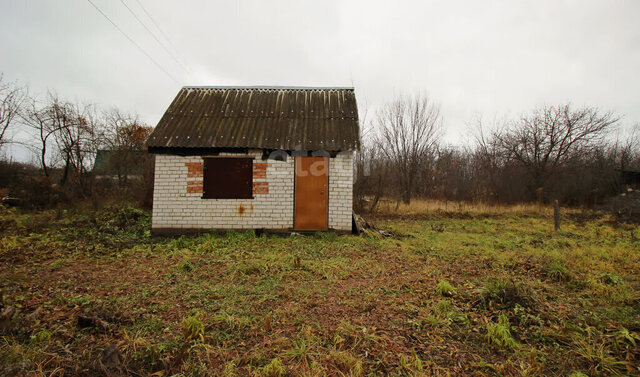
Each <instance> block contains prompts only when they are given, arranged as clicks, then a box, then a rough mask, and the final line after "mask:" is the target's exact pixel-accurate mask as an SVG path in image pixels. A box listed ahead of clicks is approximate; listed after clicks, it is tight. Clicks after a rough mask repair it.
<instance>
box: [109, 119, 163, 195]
mask: <svg viewBox="0 0 640 377" xmlns="http://www.w3.org/2000/svg"><path fill="white" fill-rule="evenodd" d="M104 117H105V119H106V139H105V140H106V145H107V147H108V148H109V156H108V157H109V161H108V165H109V167H110V168H112V169H113V170H114V171H116V174H117V175H118V183H119V184H120V185H121V186H123V185H126V184H127V180H128V176H129V175H130V174H132V168H133V167H140V166H141V163H142V162H143V161H141V159H143V158H144V156H143V151H144V143H145V141H146V139H147V137H148V136H149V134H151V131H152V128H151V127H149V126H145V125H143V124H142V123H141V122H140V120H139V119H138V116H137V115H136V116H134V115H129V114H125V113H122V112H121V111H120V110H118V109H117V108H113V109H111V110H109V111H107V112H105V114H104Z"/></svg>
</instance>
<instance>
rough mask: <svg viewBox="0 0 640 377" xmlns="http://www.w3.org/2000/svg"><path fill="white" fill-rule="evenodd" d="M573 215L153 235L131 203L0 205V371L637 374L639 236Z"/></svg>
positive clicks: (473, 216)
mask: <svg viewBox="0 0 640 377" xmlns="http://www.w3.org/2000/svg"><path fill="white" fill-rule="evenodd" d="M578 215H579V212H576V214H575V218H576V220H572V219H573V217H572V216H574V215H573V214H572V213H571V212H569V213H568V217H567V218H566V219H563V228H562V230H561V231H560V232H554V230H553V223H552V219H551V218H550V217H549V213H547V212H545V211H539V212H531V213H529V212H522V213H520V212H518V211H516V210H508V211H507V210H505V211H503V212H500V211H499V209H493V210H492V212H490V213H480V212H478V213H475V212H472V213H455V212H453V213H452V212H442V213H441V212H437V211H436V212H430V213H419V214H415V213H413V212H411V213H407V214H405V215H402V216H399V215H393V216H389V215H386V216H385V217H379V218H374V219H373V220H374V221H375V222H376V223H377V225H378V226H379V227H381V228H383V229H388V230H390V231H392V232H393V233H394V234H396V235H397V236H396V237H390V238H381V237H377V236H373V235H372V236H361V237H360V236H351V235H346V236H338V235H336V234H331V233H321V234H317V235H306V236H294V237H283V236H267V235H261V236H257V235H256V234H255V233H253V232H247V233H237V232H228V233H227V234H224V235H218V234H214V233H210V234H204V235H200V236H183V237H175V238H163V237H152V236H151V235H150V233H149V231H148V230H149V225H150V215H149V213H147V212H144V211H140V210H138V209H135V208H130V207H110V208H105V209H103V210H100V211H97V212H91V211H89V212H75V213H74V212H73V211H68V212H65V213H63V214H62V215H61V216H58V215H56V213H55V212H49V211H44V212H32V213H22V212H20V211H17V210H6V209H0V223H1V224H3V225H4V226H3V227H2V228H1V229H0V289H1V292H2V296H1V299H2V301H1V302H0V303H1V304H2V305H3V308H13V309H15V312H14V313H15V314H13V315H12V318H11V321H10V325H9V327H8V328H4V327H3V329H2V330H0V331H2V332H1V333H0V374H15V375H25V374H28V373H31V374H32V375H52V374H53V375H56V374H57V375H59V374H61V373H62V372H64V374H65V375H76V374H81V372H79V371H84V372H82V373H84V374H85V375H95V374H98V375H102V374H105V373H106V372H105V369H103V368H107V369H106V370H107V371H108V372H109V373H111V374H118V373H119V372H118V371H119V370H128V371H131V373H133V374H138V375H150V374H152V373H158V372H164V373H165V375H193V376H196V375H225V376H265V375H267V376H290V375H304V376H324V375H331V376H369V375H394V376H445V375H456V376H476V375H480V376H524V375H526V376H569V375H574V376H580V374H579V373H582V374H583V375H588V376H610V375H620V376H627V375H631V376H633V375H640V372H639V370H638V369H637V365H640V349H639V346H640V294H639V293H638V292H640V275H639V274H638V271H640V242H639V240H640V231H639V230H638V227H637V226H634V225H624V224H622V225H620V224H614V223H613V222H612V221H611V220H610V219H609V218H608V217H606V216H604V215H602V216H597V215H596V216H587V217H586V220H585V219H584V218H580V217H579V216H578ZM578 220H579V221H578ZM81 314H82V315H90V316H94V317H96V318H98V319H99V320H100V321H102V322H101V323H104V324H105V325H104V327H103V326H102V325H100V326H98V327H91V326H89V327H79V326H78V324H77V317H78V315H81ZM111 345H115V346H116V347H117V349H118V352H119V354H120V355H121V358H120V360H119V363H120V365H110V364H105V362H104V360H103V356H104V355H103V353H104V350H105V349H107V348H108V347H109V346H111ZM118 368H120V369H118ZM156 375H159V374H156Z"/></svg>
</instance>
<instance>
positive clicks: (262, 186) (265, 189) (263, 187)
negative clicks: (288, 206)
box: [253, 182, 269, 195]
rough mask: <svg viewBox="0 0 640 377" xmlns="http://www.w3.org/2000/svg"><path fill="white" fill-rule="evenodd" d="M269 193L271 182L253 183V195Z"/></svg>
mask: <svg viewBox="0 0 640 377" xmlns="http://www.w3.org/2000/svg"><path fill="white" fill-rule="evenodd" d="M268 193H269V182H253V194H254V195H259V194H268Z"/></svg>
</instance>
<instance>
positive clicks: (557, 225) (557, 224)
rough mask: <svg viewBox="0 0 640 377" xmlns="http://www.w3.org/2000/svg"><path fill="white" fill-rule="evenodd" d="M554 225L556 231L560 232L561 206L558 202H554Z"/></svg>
mask: <svg viewBox="0 0 640 377" xmlns="http://www.w3.org/2000/svg"><path fill="white" fill-rule="evenodd" d="M553 225H554V229H555V230H556V231H558V230H560V206H559V205H558V201H557V200H554V201H553Z"/></svg>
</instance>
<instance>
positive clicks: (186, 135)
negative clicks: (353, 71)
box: [147, 87, 360, 151]
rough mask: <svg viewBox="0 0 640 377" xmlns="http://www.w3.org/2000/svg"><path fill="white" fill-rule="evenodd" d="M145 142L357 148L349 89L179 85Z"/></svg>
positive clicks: (154, 146)
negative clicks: (174, 96) (176, 92)
mask: <svg viewBox="0 0 640 377" xmlns="http://www.w3.org/2000/svg"><path fill="white" fill-rule="evenodd" d="M147 146H148V147H149V148H150V149H154V150H156V149H158V148H259V149H284V150H296V149H302V150H327V151H341V150H357V149H359V147H360V129H359V126H358V109H357V105H356V98H355V93H354V91H353V88H306V87H184V88H182V89H181V90H180V92H178V95H177V96H176V98H175V99H174V100H173V102H172V103H171V105H170V106H169V108H168V109H167V111H166V112H165V114H164V115H163V117H162V119H160V122H158V125H157V127H156V128H155V130H154V131H153V132H152V133H151V135H150V136H149V138H148V139H147Z"/></svg>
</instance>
